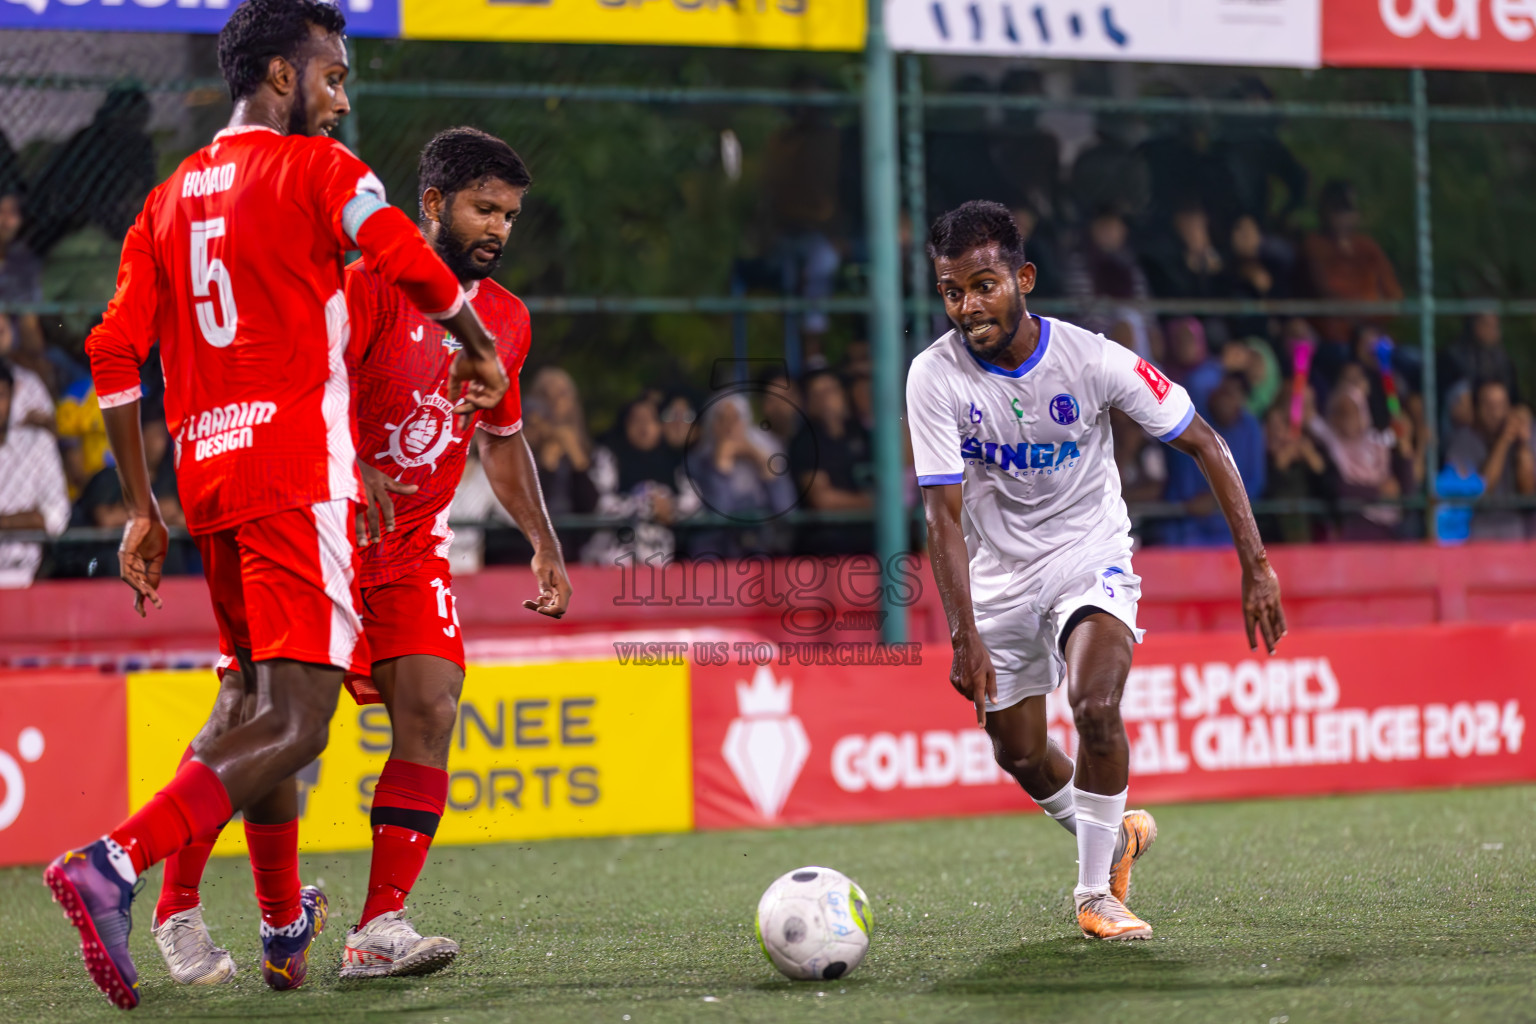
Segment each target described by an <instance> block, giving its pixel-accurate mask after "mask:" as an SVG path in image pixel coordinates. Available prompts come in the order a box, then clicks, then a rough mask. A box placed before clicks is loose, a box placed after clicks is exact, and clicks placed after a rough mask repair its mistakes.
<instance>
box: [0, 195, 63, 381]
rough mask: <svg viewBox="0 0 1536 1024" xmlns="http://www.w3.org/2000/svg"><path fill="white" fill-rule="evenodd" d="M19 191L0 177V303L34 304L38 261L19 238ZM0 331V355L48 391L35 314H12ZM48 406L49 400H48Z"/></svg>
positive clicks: (39, 286)
mask: <svg viewBox="0 0 1536 1024" xmlns="http://www.w3.org/2000/svg"><path fill="white" fill-rule="evenodd" d="M24 223H25V222H24V221H23V219H22V193H21V182H20V180H19V179H9V180H4V179H0V302H13V303H17V304H21V305H25V304H36V303H39V302H41V301H42V299H43V268H42V264H41V263H39V262H38V259H37V257H36V256H35V255H33V253H32V250H31V249H29V248H27V245H26V243H25V242H23V241H21V232H22V227H23V226H24ZM0 319H4V320H8V321H10V322H8V323H6V324H5V325H4V326H0V330H3V331H5V332H6V334H5V337H3V338H0V356H4V357H5V358H6V359H8V360H10V362H11V364H12V366H13V367H14V368H16V369H24V370H26V371H27V372H28V373H29V374H31V375H32V376H33V377H35V378H37V379H38V381H40V382H41V383H43V384H44V385H45V386H48V388H49V390H50V391H52V383H53V373H52V368H51V366H50V365H49V363H48V360H47V357H46V355H45V353H44V346H43V328H42V325H41V324H40V323H39V321H38V318H37V314H36V313H20V314H16V315H15V317H14V319H13V320H12V319H11V318H10V317H7V316H6V315H5V314H3V313H0ZM49 402H50V409H51V403H52V399H51V398H50V399H49Z"/></svg>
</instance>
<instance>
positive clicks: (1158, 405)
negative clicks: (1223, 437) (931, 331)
mask: <svg viewBox="0 0 1536 1024" xmlns="http://www.w3.org/2000/svg"><path fill="white" fill-rule="evenodd" d="M1036 319H1038V320H1039V321H1040V344H1039V345H1038V346H1037V347H1036V349H1035V352H1034V355H1032V356H1030V358H1029V359H1028V360H1027V361H1026V362H1025V363H1024V364H1023V365H1022V366H1020V367H1019V368H1018V369H1017V370H1012V371H1010V370H1004V369H1002V368H1001V367H998V366H994V365H992V364H991V363H986V362H983V361H982V360H980V359H978V358H977V357H976V356H974V355H973V354H972V353H971V351H970V349H968V348H967V347H966V345H965V342H964V340H963V339H962V338H961V336H960V333H959V332H958V331H950V332H949V333H948V334H946V335H944V336H943V337H942V338H940V339H939V340H938V341H935V342H934V343H933V344H932V345H929V346H928V347H927V348H926V349H924V350H923V351H922V352H921V353H919V354H918V356H917V358H916V359H914V360H912V366H911V369H910V371H909V372H908V375H907V423H908V427H909V428H910V430H911V434H912V455H913V460H914V463H915V468H916V470H917V482H918V483H919V484H921V485H923V486H934V485H938V484H960V485H961V489H960V494H961V503H962V508H963V515H962V516H961V523H962V526H963V528H964V531H965V542H966V547H967V549H968V550H969V552H970V556H971V575H972V577H973V580H975V579H976V578H977V577H994V578H995V577H998V576H1008V575H1012V574H1016V573H1019V572H1020V571H1026V572H1034V571H1036V570H1038V569H1040V568H1041V567H1043V566H1044V565H1046V564H1047V563H1049V562H1051V561H1053V560H1054V559H1055V558H1056V557H1057V556H1059V555H1063V554H1066V553H1068V552H1070V551H1072V550H1074V549H1077V548H1079V547H1081V546H1083V545H1085V544H1099V543H1100V542H1101V541H1106V540H1112V539H1114V538H1115V537H1116V536H1122V537H1127V544H1128V543H1129V541H1128V534H1129V531H1130V527H1131V522H1130V517H1129V515H1128V514H1127V512H1126V508H1125V502H1124V501H1123V500H1122V499H1121V497H1120V473H1119V470H1118V469H1117V468H1116V466H1115V454H1114V442H1113V440H1112V439H1111V437H1110V426H1109V409H1110V407H1114V408H1116V409H1120V410H1121V411H1123V412H1125V413H1127V414H1128V415H1129V416H1130V417H1131V419H1133V420H1135V421H1136V422H1137V423H1139V424H1141V426H1142V427H1144V428H1145V429H1146V430H1147V432H1148V433H1150V434H1152V435H1153V436H1154V437H1156V438H1158V439H1159V440H1161V441H1165V442H1166V441H1172V440H1173V439H1174V438H1176V437H1178V436H1179V435H1180V434H1181V433H1183V432H1184V429H1185V428H1186V427H1188V426H1189V424H1190V421H1191V420H1192V419H1194V415H1195V409H1194V405H1193V404H1192V403H1191V402H1190V399H1189V393H1188V392H1186V391H1185V390H1184V388H1182V387H1181V386H1179V385H1178V384H1175V383H1173V382H1172V381H1171V380H1169V379H1168V378H1167V377H1165V376H1163V374H1162V373H1161V372H1159V371H1158V369H1157V368H1156V367H1155V366H1153V365H1152V364H1151V363H1149V362H1147V361H1146V360H1145V359H1141V358H1139V357H1138V356H1137V355H1136V353H1134V352H1132V351H1130V350H1129V349H1127V348H1124V347H1122V346H1120V345H1117V344H1115V343H1114V342H1112V341H1110V340H1109V339H1107V338H1105V337H1104V336H1103V335H1100V334H1093V333H1091V332H1089V331H1085V330H1083V329H1082V328H1081V327H1077V326H1074V325H1072V324H1068V323H1063V322H1062V321H1060V320H1052V319H1050V318H1049V317H1037V318H1036ZM975 598H976V599H977V600H983V599H984V595H982V594H979V593H978V594H975Z"/></svg>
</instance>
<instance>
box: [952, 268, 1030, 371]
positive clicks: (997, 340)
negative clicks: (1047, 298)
mask: <svg viewBox="0 0 1536 1024" xmlns="http://www.w3.org/2000/svg"><path fill="white" fill-rule="evenodd" d="M993 322H994V323H996V324H997V326H998V327H999V328H1000V329H999V330H998V331H997V333H996V336H995V337H994V338H993V339H992V340H991V341H990V342H986V343H982V344H978V343H977V342H974V341H972V340H971V336H970V334H968V333H967V332H966V330H965V326H964V325H963V324H956V325H955V326H957V327H959V328H960V339H961V340H962V341H964V342H965V345H966V347H967V348H969V349H970V350H971V352H973V353H974V354H975V355H976V358H978V359H984V360H986V361H987V362H989V363H990V362H994V361H995V360H996V359H997V357H998V356H1000V355H1002V354H1003V353H1004V352H1006V351H1008V346H1010V345H1012V344H1013V340H1014V339H1015V338H1017V337H1018V335H1019V327H1020V325H1021V324H1023V323H1024V296H1023V295H1021V294H1019V285H1018V282H1017V281H1015V282H1013V293H1012V294H1011V295H1010V296H1009V300H1008V312H1007V314H1006V316H1005V317H1002V318H998V319H996V320H994V321H993ZM1010 322H1011V325H1010Z"/></svg>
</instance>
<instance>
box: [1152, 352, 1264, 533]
mask: <svg viewBox="0 0 1536 1024" xmlns="http://www.w3.org/2000/svg"><path fill="white" fill-rule="evenodd" d="M1210 422H1211V427H1212V429H1214V430H1215V431H1216V433H1218V434H1220V435H1221V438H1222V440H1224V441H1225V442H1226V443H1227V447H1228V448H1229V449H1230V450H1231V452H1232V461H1233V462H1234V463H1235V464H1236V466H1237V471H1238V473H1240V474H1241V475H1242V478H1243V488H1244V489H1245V490H1246V491H1247V492H1248V500H1249V501H1253V500H1255V499H1256V498H1257V497H1258V496H1259V495H1260V494H1262V493H1263V492H1264V470H1265V466H1264V430H1263V428H1261V427H1260V426H1259V421H1258V420H1256V419H1254V417H1253V413H1251V412H1249V411H1248V394H1247V381H1246V379H1245V378H1244V377H1243V376H1242V375H1241V374H1236V373H1232V374H1227V375H1226V376H1225V377H1223V378H1222V380H1221V382H1220V383H1219V384H1218V385H1217V386H1216V387H1215V389H1214V390H1212V391H1211V394H1210ZM1168 463H1169V464H1168V487H1167V491H1166V492H1165V495H1164V497H1165V499H1166V500H1167V501H1173V502H1179V503H1181V504H1183V506H1184V508H1185V510H1186V511H1187V512H1188V515H1187V517H1186V518H1184V519H1174V520H1170V521H1168V522H1167V523H1166V524H1165V527H1164V531H1163V536H1164V538H1165V540H1166V541H1167V543H1169V544H1179V545H1184V546H1188V547H1215V546H1225V545H1228V544H1231V543H1232V533H1231V531H1230V530H1228V529H1227V520H1226V517H1225V516H1223V515H1222V514H1221V509H1220V508H1219V507H1217V505H1216V497H1215V495H1213V494H1212V493H1211V488H1210V485H1209V484H1208V483H1207V482H1206V479H1205V474H1204V473H1202V472H1201V471H1200V467H1199V466H1198V465H1196V464H1195V460H1194V459H1191V458H1190V457H1189V456H1188V455H1185V454H1184V453H1182V452H1177V451H1175V452H1172V453H1170V455H1169V459H1168Z"/></svg>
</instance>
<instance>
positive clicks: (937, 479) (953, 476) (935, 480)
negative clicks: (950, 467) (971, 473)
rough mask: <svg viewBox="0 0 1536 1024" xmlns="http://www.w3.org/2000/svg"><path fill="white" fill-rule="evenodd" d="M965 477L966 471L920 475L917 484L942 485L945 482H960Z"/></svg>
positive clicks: (920, 485) (921, 485)
mask: <svg viewBox="0 0 1536 1024" xmlns="http://www.w3.org/2000/svg"><path fill="white" fill-rule="evenodd" d="M964 479H965V474H964V473H935V474H933V475H932V476H920V477H918V478H917V485H918V486H919V487H940V486H942V485H944V484H958V483H960V482H961V481H962V480H964Z"/></svg>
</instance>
